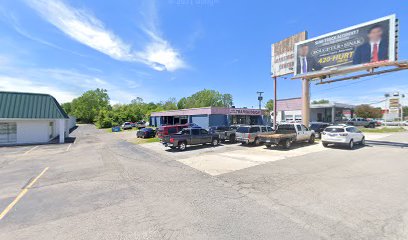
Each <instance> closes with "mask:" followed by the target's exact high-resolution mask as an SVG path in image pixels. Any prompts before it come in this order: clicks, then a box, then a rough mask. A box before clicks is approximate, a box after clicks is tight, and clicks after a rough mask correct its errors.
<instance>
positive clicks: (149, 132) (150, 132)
mask: <svg viewBox="0 0 408 240" xmlns="http://www.w3.org/2000/svg"><path fill="white" fill-rule="evenodd" d="M155 136H156V131H155V130H154V129H153V128H142V129H140V130H138V131H137V132H136V137H138V138H152V137H155Z"/></svg>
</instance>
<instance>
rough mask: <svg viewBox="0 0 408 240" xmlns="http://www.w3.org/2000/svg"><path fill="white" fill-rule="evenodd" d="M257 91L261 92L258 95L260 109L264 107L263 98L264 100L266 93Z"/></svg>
mask: <svg viewBox="0 0 408 240" xmlns="http://www.w3.org/2000/svg"><path fill="white" fill-rule="evenodd" d="M256 93H258V94H259V96H258V101H259V109H262V100H263V97H262V93H264V92H256Z"/></svg>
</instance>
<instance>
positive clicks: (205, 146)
mask: <svg viewBox="0 0 408 240" xmlns="http://www.w3.org/2000/svg"><path fill="white" fill-rule="evenodd" d="M221 146H223V144H218V145H217V146H213V145H211V144H209V143H208V144H205V145H188V146H187V147H186V149H185V150H184V151H180V150H179V149H177V148H175V149H171V148H170V149H166V150H165V151H166V152H170V153H178V152H189V151H194V150H197V149H207V148H218V147H221Z"/></svg>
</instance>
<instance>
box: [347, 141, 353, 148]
mask: <svg viewBox="0 0 408 240" xmlns="http://www.w3.org/2000/svg"><path fill="white" fill-rule="evenodd" d="M348 147H349V149H353V148H354V141H353V139H351V140H350V142H349V145H348Z"/></svg>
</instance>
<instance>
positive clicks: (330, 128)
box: [324, 127, 344, 132]
mask: <svg viewBox="0 0 408 240" xmlns="http://www.w3.org/2000/svg"><path fill="white" fill-rule="evenodd" d="M324 131H325V132H344V128H334V127H328V128H326V129H325V130H324Z"/></svg>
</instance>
